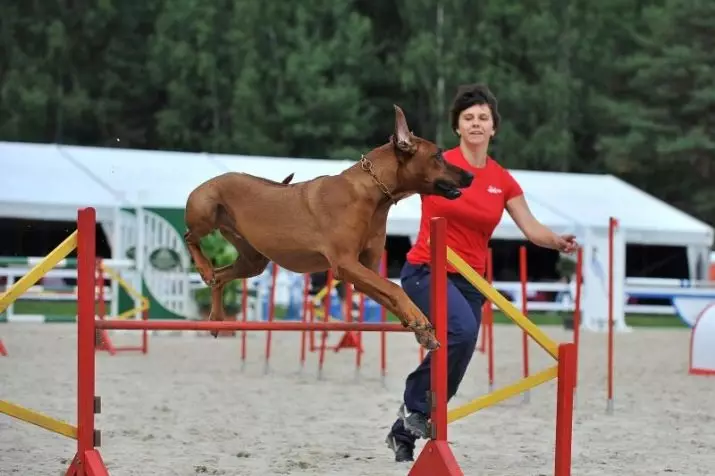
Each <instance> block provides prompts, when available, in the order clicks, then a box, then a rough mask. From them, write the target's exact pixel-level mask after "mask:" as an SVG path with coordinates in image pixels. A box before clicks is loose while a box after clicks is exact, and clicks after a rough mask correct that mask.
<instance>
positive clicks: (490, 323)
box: [486, 248, 494, 392]
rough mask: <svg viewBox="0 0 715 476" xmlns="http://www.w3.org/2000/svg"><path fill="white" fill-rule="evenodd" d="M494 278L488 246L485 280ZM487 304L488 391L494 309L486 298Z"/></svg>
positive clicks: (491, 376) (491, 375)
mask: <svg viewBox="0 0 715 476" xmlns="http://www.w3.org/2000/svg"><path fill="white" fill-rule="evenodd" d="M493 280H494V264H493V255H492V249H491V248H489V253H488V255H487V281H489V284H491V283H492V282H493ZM486 305H487V313H486V317H487V326H486V331H487V333H488V336H487V346H488V347H487V352H488V364H487V365H488V372H489V391H490V392H491V391H492V390H494V310H493V309H492V303H491V301H489V300H488V299H487V300H486Z"/></svg>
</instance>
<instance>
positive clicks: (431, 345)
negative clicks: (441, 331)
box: [415, 331, 440, 350]
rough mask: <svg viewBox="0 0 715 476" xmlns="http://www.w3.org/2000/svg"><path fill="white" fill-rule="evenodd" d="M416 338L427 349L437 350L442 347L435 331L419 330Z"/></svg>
mask: <svg viewBox="0 0 715 476" xmlns="http://www.w3.org/2000/svg"><path fill="white" fill-rule="evenodd" d="M415 338H416V339H417V342H418V343H419V344H420V345H421V346H422V347H424V348H425V349H427V350H437V349H439V348H440V344H439V341H438V340H437V337H436V336H435V335H434V333H433V332H429V331H417V332H416V333H415Z"/></svg>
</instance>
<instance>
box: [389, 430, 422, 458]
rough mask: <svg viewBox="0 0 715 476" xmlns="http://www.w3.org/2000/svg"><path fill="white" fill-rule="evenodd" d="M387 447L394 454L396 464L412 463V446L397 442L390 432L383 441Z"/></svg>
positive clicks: (413, 449)
mask: <svg viewBox="0 0 715 476" xmlns="http://www.w3.org/2000/svg"><path fill="white" fill-rule="evenodd" d="M385 443H387V447H388V448H390V449H391V450H392V451H394V452H395V461H397V462H398V463H404V462H406V461H414V460H415V457H414V451H415V448H414V446H411V445H408V444H407V443H404V442H402V441H397V439H396V438H395V435H393V434H392V432H390V433H389V434H388V435H387V438H386V439H385Z"/></svg>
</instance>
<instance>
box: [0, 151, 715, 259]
mask: <svg viewBox="0 0 715 476" xmlns="http://www.w3.org/2000/svg"><path fill="white" fill-rule="evenodd" d="M0 163H1V164H2V165H3V166H4V170H3V173H2V174H0V216H3V217H16V218H36V219H59V220H73V219H74V218H75V217H76V210H77V208H79V207H83V206H94V207H96V208H97V212H98V217H99V219H103V220H111V217H112V214H113V212H114V209H115V208H116V207H118V206H137V205H139V206H145V207H166V208H183V207H184V204H185V203H186V197H187V195H188V194H189V192H190V191H191V190H192V189H193V188H194V187H196V186H197V185H199V184H200V183H201V182H203V181H205V180H206V179H208V178H210V177H212V176H215V175H218V174H221V173H224V172H227V171H242V172H247V173H251V174H255V175H259V176H262V177H265V178H268V179H273V180H282V179H283V178H285V177H286V176H287V175H288V174H290V173H295V178H294V179H293V181H294V182H299V181H303V180H308V179H311V178H314V177H316V176H318V175H326V174H336V173H339V172H340V171H342V170H343V169H345V168H347V167H348V166H350V165H352V164H353V163H354V161H348V160H318V159H293V158H275V157H257V156H237V155H212V154H205V153H183V152H168V151H147V150H131V149H121V148H97V147H78V146H58V145H54V144H26V143H11V142H0ZM511 172H512V174H513V175H514V177H515V178H516V179H517V181H519V183H520V184H521V186H522V188H523V189H524V191H525V194H526V197H527V200H528V202H529V206H530V208H531V210H532V212H533V213H534V215H535V216H536V217H537V218H538V219H539V220H540V221H542V222H543V223H545V224H546V225H547V226H549V227H550V228H552V229H554V230H555V231H557V232H573V233H575V234H577V235H579V236H580V235H582V233H583V232H585V231H586V230H594V229H600V230H603V229H605V228H606V227H607V226H608V218H609V216H615V217H616V218H618V219H619V222H620V224H621V226H622V227H624V229H625V230H626V239H627V240H628V241H629V242H636V243H649V244H674V245H686V244H692V245H698V246H711V245H712V241H713V228H712V227H710V226H708V225H706V224H705V223H703V222H701V221H699V220H696V219H695V218H693V217H691V216H690V215H687V214H686V213H684V212H682V211H680V210H678V209H676V208H675V207H672V206H670V205H668V204H667V203H665V202H663V201H661V200H658V199H656V198H655V197H653V196H651V195H648V194H647V193H645V192H643V191H641V190H639V189H637V188H635V187H633V186H631V185H629V184H628V183H626V182H624V181H622V180H620V179H618V178H616V177H613V176H611V175H592V174H572V173H557V172H537V171H524V170H512V171H511ZM419 218H420V198H419V196H417V195H415V196H412V197H410V198H408V199H406V200H403V201H401V202H400V203H399V204H398V205H397V206H395V207H394V208H393V209H392V210H391V212H390V217H389V222H388V233H390V234H402V235H415V234H416V233H417V228H418V224H419ZM495 238H503V239H522V238H523V236H522V234H521V232H520V231H519V229H518V228H517V227H516V225H515V224H514V222H513V221H512V220H511V218H510V217H509V215H508V214H507V213H505V214H504V217H503V219H502V222H501V223H500V224H499V226H498V227H497V230H496V231H495Z"/></svg>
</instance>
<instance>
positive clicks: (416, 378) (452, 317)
mask: <svg viewBox="0 0 715 476" xmlns="http://www.w3.org/2000/svg"><path fill="white" fill-rule="evenodd" d="M431 277H432V274H431V272H430V268H429V266H427V265H412V264H410V263H405V265H404V266H403V268H402V272H401V274H400V280H401V281H402V288H403V289H404V290H405V292H406V293H407V295H408V296H409V297H410V299H412V301H413V302H414V303H415V304H416V305H417V307H419V308H420V309H421V310H422V312H423V313H424V314H425V316H427V317H428V318H429V319H430V320H432V317H431V316H430V286H431V284H430V283H431ZM482 304H484V296H482V294H481V293H480V292H479V291H477V289H476V288H475V287H474V286H472V285H471V284H470V283H469V282H468V281H467V280H466V279H465V278H464V277H462V276H461V275H459V274H456V273H449V274H447V398H448V399H451V398H452V397H453V396H454V395H455V394H456V393H457V389H458V388H459V384H460V383H461V381H462V378H463V377H464V373H465V372H466V371H467V367H468V366H469V362H470V361H471V359H472V355H473V354H474V349H475V347H476V345H477V335H478V333H479V325H480V323H481V320H482ZM441 344H442V346H444V342H441ZM431 362H432V353H431V352H429V353H427V355H426V357H425V359H424V360H423V361H422V363H420V365H419V366H418V367H417V368H416V369H415V370H414V371H413V372H412V373H410V374H409V375H408V376H407V380H406V382H405V393H404V402H405V407H407V410H409V411H410V412H420V413H423V414H425V415H427V416H429V414H430V408H429V405H428V403H427V395H428V392H429V390H430V372H431V369H430V364H431ZM392 432H393V434H394V435H395V438H396V439H397V440H399V441H403V442H405V443H408V444H411V445H414V442H415V440H416V438H415V436H414V435H412V434H411V433H410V432H408V431H406V430H405V428H404V426H403V424H402V420H401V419H399V418H398V419H397V421H395V423H394V424H393V426H392Z"/></svg>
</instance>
